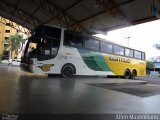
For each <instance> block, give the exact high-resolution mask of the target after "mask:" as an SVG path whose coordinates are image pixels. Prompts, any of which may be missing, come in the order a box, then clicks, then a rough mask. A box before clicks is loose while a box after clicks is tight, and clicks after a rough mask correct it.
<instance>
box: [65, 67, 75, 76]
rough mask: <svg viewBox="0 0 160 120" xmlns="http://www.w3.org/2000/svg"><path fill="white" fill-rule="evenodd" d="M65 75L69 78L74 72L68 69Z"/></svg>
mask: <svg viewBox="0 0 160 120" xmlns="http://www.w3.org/2000/svg"><path fill="white" fill-rule="evenodd" d="M64 75H65V76H67V77H70V76H72V75H73V71H72V69H71V68H69V67H67V68H65V69H64Z"/></svg>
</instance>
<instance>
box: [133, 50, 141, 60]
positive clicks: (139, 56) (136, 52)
mask: <svg viewBox="0 0 160 120" xmlns="http://www.w3.org/2000/svg"><path fill="white" fill-rule="evenodd" d="M134 57H135V58H138V59H141V52H139V51H136V50H135V51H134Z"/></svg>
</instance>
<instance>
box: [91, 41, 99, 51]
mask: <svg viewBox="0 0 160 120" xmlns="http://www.w3.org/2000/svg"><path fill="white" fill-rule="evenodd" d="M92 42H93V43H92V44H93V45H92V49H93V50H99V41H98V40H93V41H92Z"/></svg>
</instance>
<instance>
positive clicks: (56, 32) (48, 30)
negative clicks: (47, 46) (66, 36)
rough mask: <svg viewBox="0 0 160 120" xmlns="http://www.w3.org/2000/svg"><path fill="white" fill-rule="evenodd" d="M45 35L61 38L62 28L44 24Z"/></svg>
mask: <svg viewBox="0 0 160 120" xmlns="http://www.w3.org/2000/svg"><path fill="white" fill-rule="evenodd" d="M43 36H48V37H52V38H54V39H58V40H60V36H61V29H58V28H54V27H50V26H44V30H43Z"/></svg>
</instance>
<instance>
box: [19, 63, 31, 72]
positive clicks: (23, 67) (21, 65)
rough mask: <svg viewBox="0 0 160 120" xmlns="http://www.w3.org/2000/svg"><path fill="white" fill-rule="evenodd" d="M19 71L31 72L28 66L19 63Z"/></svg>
mask: <svg viewBox="0 0 160 120" xmlns="http://www.w3.org/2000/svg"><path fill="white" fill-rule="evenodd" d="M20 69H21V70H22V71H26V72H32V71H31V69H30V66H29V65H28V64H26V63H21V64H20Z"/></svg>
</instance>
